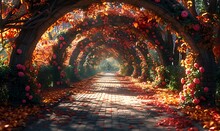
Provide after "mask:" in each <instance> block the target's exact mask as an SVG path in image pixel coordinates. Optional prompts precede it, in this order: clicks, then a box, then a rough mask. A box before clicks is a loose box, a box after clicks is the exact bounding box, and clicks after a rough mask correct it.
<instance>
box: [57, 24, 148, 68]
mask: <svg viewBox="0 0 220 131" xmlns="http://www.w3.org/2000/svg"><path fill="white" fill-rule="evenodd" d="M111 29H114V27H111ZM98 30H101V29H100V28H98V29H97V31H98ZM104 30H107V31H108V32H106V31H104ZM120 30H125V28H122V29H121V28H118V27H117V28H116V29H114V30H112V31H110V29H107V27H105V28H104V29H102V31H103V32H106V33H105V35H106V36H108V37H120V36H123V32H122V31H120ZM130 30H131V28H130ZM88 32H90V33H91V34H95V32H94V31H91V30H89V31H88ZM113 32H119V33H113ZM120 32H121V33H120ZM129 32H130V31H129ZM109 34H114V35H109ZM139 34H140V33H139ZM64 36H65V35H64ZM68 36H69V35H68ZM100 36H101V35H100ZM130 36H134V35H132V33H131V32H130V34H128V35H126V37H124V39H125V40H126V41H127V40H130V39H131V38H129V37H130ZM67 39H68V38H67ZM90 39H91V38H87V39H86V40H85V41H89V42H91V41H90ZM132 39H133V40H130V41H133V42H134V43H135V41H136V40H137V38H132ZM89 42H88V43H89ZM128 42H129V41H128ZM128 42H127V44H125V45H129V43H128ZM59 43H63V42H59ZM65 43H66V42H65ZM79 43H80V44H78V45H77V46H76V48H75V49H74V51H73V53H72V56H73V57H71V61H72V63H73V62H74V61H75V60H76V59H77V56H78V55H79V54H80V52H83V50H82V49H83V48H84V47H85V45H86V44H83V43H82V42H79ZM65 45H66V44H65ZM67 45H68V43H67ZM133 46H134V44H133ZM57 47H60V46H59V45H58V46H57ZM57 52H59V54H60V51H57ZM61 54H62V53H61ZM55 55H56V59H57V58H60V57H57V54H55ZM61 59H62V60H64V58H63V57H61ZM58 61H60V60H58ZM53 63H57V62H53ZM59 63H60V62H59ZM70 63H71V62H70ZM60 64H62V62H61V63H60ZM138 65H139V64H138ZM145 65H146V64H145Z"/></svg>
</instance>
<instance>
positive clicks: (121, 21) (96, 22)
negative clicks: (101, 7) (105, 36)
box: [56, 15, 171, 65]
mask: <svg viewBox="0 0 220 131" xmlns="http://www.w3.org/2000/svg"><path fill="white" fill-rule="evenodd" d="M98 18H99V19H98ZM98 18H97V19H98V20H97V19H96V20H93V19H89V20H88V21H89V22H87V21H86V22H84V23H82V24H80V25H79V26H76V27H77V28H80V29H81V28H83V29H86V30H89V28H94V27H96V28H98V27H99V26H101V27H102V21H101V22H99V20H102V19H105V20H106V19H110V20H113V19H114V20H115V19H116V20H117V26H119V25H121V24H122V25H124V24H128V25H130V24H131V23H133V21H134V19H131V18H127V17H121V16H112V15H108V16H104V18H102V19H101V18H100V17H99V16H98ZM146 19H147V18H146ZM114 22H115V21H114ZM114 22H113V21H110V22H108V21H105V23H104V24H103V26H104V25H105V26H106V25H114V26H116V24H115V23H114ZM85 23H86V24H85ZM146 24H148V25H153V24H154V25H156V24H157V23H156V22H155V21H154V20H152V21H150V22H149V23H146ZM82 25H84V26H83V27H81V26H82ZM85 25H86V26H85ZM131 26H133V24H132V25H131ZM131 26H130V27H131ZM150 27H151V26H150ZM111 28H113V27H111ZM117 28H118V27H117ZM151 28H152V27H151ZM98 29H99V30H100V28H98ZM98 29H97V30H98ZM107 30H108V29H107ZM121 30H124V29H123V28H122V29H121ZM130 30H131V29H129V30H128V32H132V31H130ZM135 30H137V29H136V28H134V27H133V32H137V31H135ZM145 30H149V32H148V33H144V31H145ZM145 30H143V31H142V32H141V31H139V32H138V33H137V34H148V35H149V34H150V33H152V34H151V35H150V36H151V37H154V38H160V37H161V34H159V33H155V32H156V31H155V29H154V28H152V29H149V27H146V28H145ZM74 31H75V30H74ZM74 31H73V30H72V29H71V30H70V31H68V33H69V34H68V33H66V34H65V36H64V37H66V36H70V34H77V33H79V31H75V32H77V33H75V32H74ZM71 32H72V33H71ZM88 32H90V33H91V32H92V34H94V32H93V31H91V30H90V31H88ZM118 32H119V31H118ZM157 32H158V31H157ZM153 35H154V36H153ZM131 36H132V35H131ZM64 37H62V40H61V42H58V43H61V44H62V45H61V46H60V45H58V46H57V48H60V47H62V50H59V49H58V50H57V51H56V52H58V53H59V54H61V55H62V54H63V53H62V51H64V49H65V48H67V46H66V45H68V44H66V43H67V42H66V41H71V39H74V38H75V37H70V38H66V39H67V40H65V42H63V39H64ZM126 39H132V38H129V37H127V38H126ZM142 39H143V38H142ZM151 39H152V38H151ZM151 41H153V42H154V40H151ZM155 41H156V42H154V43H156V44H157V45H159V44H160V43H162V44H161V46H160V48H159V49H160V50H162V49H164V48H165V49H166V48H167V47H166V44H167V43H166V42H164V41H163V40H162V39H161V38H160V39H159V40H155ZM63 43H65V44H63ZM80 46H81V45H77V47H76V48H75V51H76V53H77V52H78V53H79V51H80V50H78V49H77V48H79V47H80ZM138 46H139V48H141V49H142V52H143V53H144V52H145V54H148V53H147V52H146V51H147V48H145V44H143V45H141V44H139V45H138ZM142 46H143V48H142ZM163 46H164V47H163ZM168 47H169V46H168ZM63 48H64V49H63ZM80 48H83V47H80ZM169 50H171V49H168V48H167V49H166V51H165V52H166V54H164V55H161V56H162V57H164V58H163V59H165V61H167V59H168V58H167V57H168V56H170V55H171V53H170V52H168V51H169ZM160 52H163V51H160ZM167 52H168V53H167ZM56 56H57V54H56ZM73 56H75V58H72V61H74V60H75V59H76V56H77V54H75V55H73ZM56 58H57V57H56ZM58 58H59V57H58ZM163 59H162V60H163ZM62 60H63V58H62ZM59 61H60V60H59ZM56 63H57V62H56ZM62 63H63V62H59V64H58V65H60V64H62Z"/></svg>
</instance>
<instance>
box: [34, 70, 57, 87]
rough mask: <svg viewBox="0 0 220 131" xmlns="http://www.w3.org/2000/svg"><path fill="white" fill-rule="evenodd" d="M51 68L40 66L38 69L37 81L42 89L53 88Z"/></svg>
mask: <svg viewBox="0 0 220 131" xmlns="http://www.w3.org/2000/svg"><path fill="white" fill-rule="evenodd" d="M52 72H53V67H52V66H42V67H41V68H40V69H39V72H38V76H37V80H38V82H39V83H41V86H42V88H48V87H52V86H53V73H52Z"/></svg>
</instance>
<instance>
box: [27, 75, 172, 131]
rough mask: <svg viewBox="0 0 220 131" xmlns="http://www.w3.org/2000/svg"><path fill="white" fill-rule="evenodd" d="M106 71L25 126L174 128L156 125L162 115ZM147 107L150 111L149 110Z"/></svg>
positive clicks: (47, 130)
mask: <svg viewBox="0 0 220 131" xmlns="http://www.w3.org/2000/svg"><path fill="white" fill-rule="evenodd" d="M119 77H120V76H116V75H115V74H111V73H106V74H100V75H98V76H97V77H95V78H93V80H94V84H93V85H85V86H87V87H88V90H90V93H83V94H77V95H75V96H72V97H71V99H70V100H66V101H63V102H61V103H60V104H59V105H58V106H57V107H55V108H53V109H52V110H50V111H48V112H47V114H45V117H43V118H41V119H40V120H38V121H37V122H36V123H34V124H32V125H31V126H29V127H27V128H26V130H27V131H29V130H36V131H37V130H38V131H68V130H70V131H74V130H77V131H90V130H91V131H93V130H96V131H104V130H109V131H115V130H116V131H117V130H118V131H121V130H122V131H123V130H124V131H128V130H132V131H150V130H152V131H155V130H168V129H171V130H174V129H175V128H167V127H156V126H155V125H156V124H157V122H158V121H159V120H160V119H161V118H164V117H165V116H166V114H164V116H163V115H161V114H160V115H158V114H157V112H154V111H153V110H154V108H156V107H152V106H146V105H143V104H142V102H143V100H140V99H137V95H138V94H137V93H134V92H132V91H130V90H129V88H126V87H128V86H131V85H132V83H130V82H129V81H122V80H120V81H119V80H118V79H117V78H119ZM149 108H151V110H149Z"/></svg>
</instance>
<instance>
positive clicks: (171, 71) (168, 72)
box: [165, 66, 184, 90]
mask: <svg viewBox="0 0 220 131" xmlns="http://www.w3.org/2000/svg"><path fill="white" fill-rule="evenodd" d="M183 76H184V69H183V68H182V67H181V66H168V67H166V69H165V81H166V83H167V87H168V88H169V89H171V90H179V89H180V87H181V82H180V79H181V78H182V77H183Z"/></svg>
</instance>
